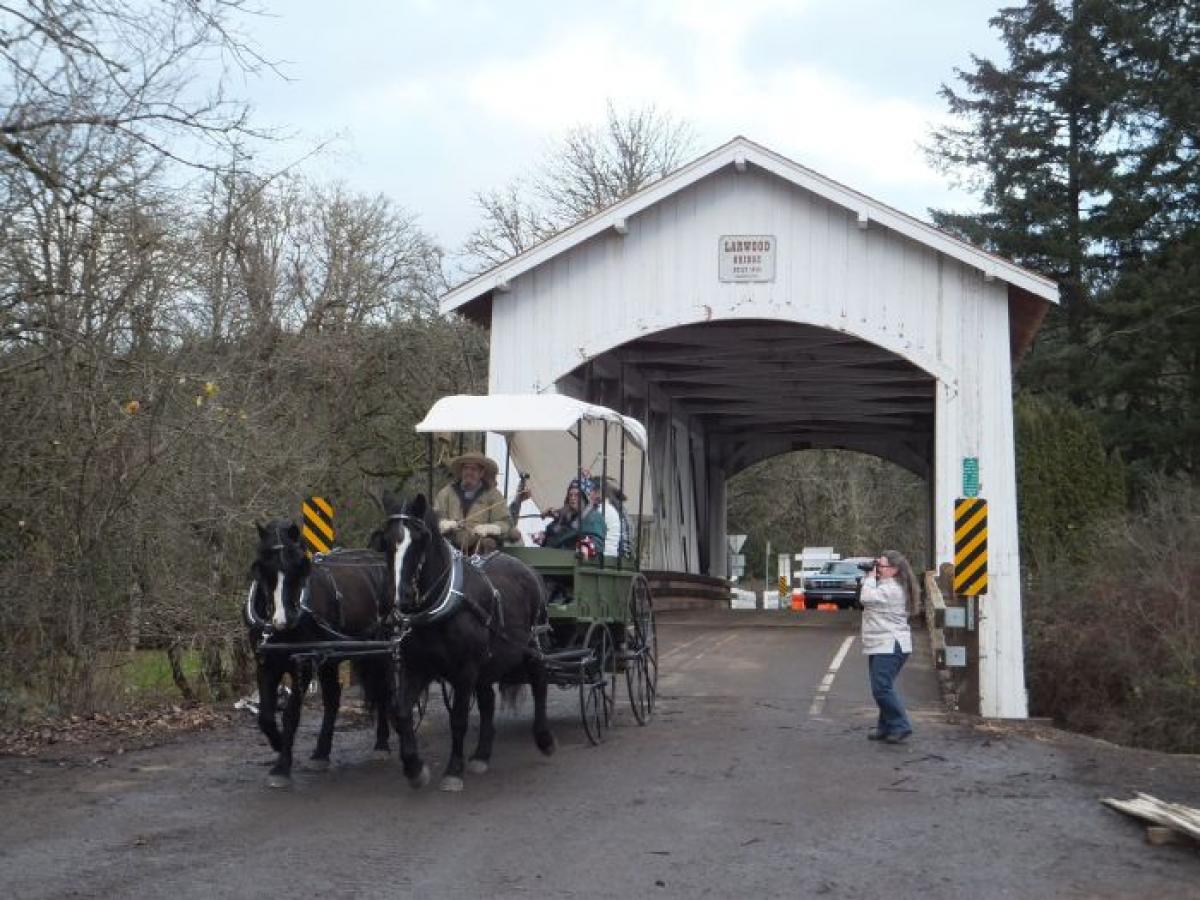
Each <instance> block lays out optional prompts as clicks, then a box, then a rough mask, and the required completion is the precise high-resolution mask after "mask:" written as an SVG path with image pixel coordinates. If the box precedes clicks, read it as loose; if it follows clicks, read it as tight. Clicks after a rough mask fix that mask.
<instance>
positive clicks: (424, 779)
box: [408, 766, 429, 790]
mask: <svg viewBox="0 0 1200 900" xmlns="http://www.w3.org/2000/svg"><path fill="white" fill-rule="evenodd" d="M408 783H409V785H410V786H411V787H412V788H413V789H414V790H418V789H420V788H423V787H425V785H427V784H429V766H421V771H420V772H418V773H417V774H416V775H414V776H413V777H412V778H410V779H408Z"/></svg>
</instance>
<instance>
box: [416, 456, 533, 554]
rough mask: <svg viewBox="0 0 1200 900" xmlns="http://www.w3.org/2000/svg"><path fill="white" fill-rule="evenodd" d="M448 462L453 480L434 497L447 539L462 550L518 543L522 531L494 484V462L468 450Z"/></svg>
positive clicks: (477, 550) (482, 550) (481, 550)
mask: <svg viewBox="0 0 1200 900" xmlns="http://www.w3.org/2000/svg"><path fill="white" fill-rule="evenodd" d="M449 465H450V471H451V473H452V474H453V476H454V481H452V482H451V483H450V484H448V485H446V486H445V487H444V488H442V489H441V490H440V491H438V494H437V497H436V498H434V501H433V508H434V511H435V512H436V513H437V515H438V521H439V526H440V528H441V532H442V534H444V535H445V536H446V539H447V540H449V541H450V543H451V544H453V545H454V546H455V547H457V548H458V549H459V550H461V551H462V552H464V553H490V552H492V551H493V550H497V549H499V547H500V545H501V544H504V543H520V541H521V534H520V532H519V531H517V529H516V528H514V527H513V523H512V520H511V519H510V518H509V514H508V506H507V504H506V503H505V502H504V497H503V495H501V493H500V491H499V490H497V488H496V476H497V474H498V472H499V467H498V466H497V465H496V463H495V462H493V461H492V460H490V459H488V458H487V457H486V456H484V455H483V454H482V453H476V452H468V453H464V454H462V455H461V456H456V457H455V458H454V459H452V460H450V463H449Z"/></svg>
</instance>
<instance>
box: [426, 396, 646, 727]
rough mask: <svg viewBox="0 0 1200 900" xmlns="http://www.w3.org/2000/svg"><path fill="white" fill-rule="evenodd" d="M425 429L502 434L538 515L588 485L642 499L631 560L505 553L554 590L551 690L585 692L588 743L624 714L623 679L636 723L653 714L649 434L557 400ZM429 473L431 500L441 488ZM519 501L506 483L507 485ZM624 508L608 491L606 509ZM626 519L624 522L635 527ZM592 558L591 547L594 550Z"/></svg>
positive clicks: (454, 416)
mask: <svg viewBox="0 0 1200 900" xmlns="http://www.w3.org/2000/svg"><path fill="white" fill-rule="evenodd" d="M417 431H418V432H422V433H425V434H427V435H429V436H430V440H429V456H430V460H431V462H432V459H433V452H434V450H433V435H434V434H435V433H440V434H447V435H455V434H457V435H482V434H485V433H491V434H496V435H499V436H500V437H501V438H502V439H503V441H504V445H505V456H506V459H505V465H504V467H503V470H502V471H503V472H504V477H505V479H506V480H507V478H508V475H509V472H511V470H512V469H513V468H514V466H515V468H516V469H517V471H519V472H522V473H532V475H531V476H528V477H527V479H523V481H522V485H523V487H524V488H525V489H526V490H527V491H528V494H529V496H530V499H531V500H532V501H533V502H534V503H535V504H536V505H537V506H538V508H539V509H541V510H545V509H547V508H549V507H551V506H552V505H553V504H554V503H556V502H557V501H558V498H559V497H560V496H561V494H560V493H557V492H559V491H565V489H566V487H567V485H568V484H570V483H577V482H578V481H580V480H583V479H584V478H585V477H591V478H593V479H598V480H599V481H600V482H601V483H603V482H609V483H611V484H613V485H615V486H616V488H617V492H616V496H621V497H625V498H628V499H629V500H632V498H633V497H634V496H635V495H636V496H637V509H636V517H635V518H634V519H633V522H634V523H636V535H623V538H624V539H623V540H622V542H621V549H622V550H623V549H624V548H625V547H628V548H629V549H630V551H631V552H630V553H628V554H625V553H622V552H621V550H618V553H617V554H616V555H613V556H609V555H606V554H605V553H604V552H603V548H600V549H599V552H597V553H595V554H594V556H593V555H592V554H591V553H585V552H581V550H580V549H578V548H575V547H570V548H565V549H564V548H549V547H539V546H525V545H510V546H506V547H504V548H503V552H505V553H507V554H509V555H511V556H513V557H515V558H517V559H519V560H521V561H522V562H524V563H526V564H527V565H529V566H530V567H531V568H533V569H534V570H535V571H537V572H538V574H539V575H541V576H542V580H543V581H544V583H545V584H546V586H547V589H548V595H549V596H548V599H549V602H548V603H547V607H546V609H547V617H546V620H545V621H543V622H540V623H539V625H538V627H537V629H536V636H537V638H538V643H539V647H540V649H541V651H542V655H543V657H544V659H545V662H546V667H547V673H548V675H549V677H550V680H551V683H553V684H556V685H558V686H559V687H562V688H574V689H577V690H578V691H579V703H580V717H581V718H582V720H583V726H584V730H585V731H586V733H587V736H588V739H589V740H590V741H591V742H592V743H593V744H596V743H599V742H600V741H602V740H603V738H604V733H605V731H606V730H607V729H608V727H609V725H610V724H611V723H612V720H613V716H614V713H615V701H616V698H615V694H616V682H617V679H618V678H619V677H620V676H621V675H624V679H625V684H626V688H627V691H628V695H629V702H630V706H631V707H632V711H633V715H634V717H635V719H636V720H637V722H638V724H645V723H646V722H647V721H648V720H649V718H650V716H651V714H652V713H653V711H654V700H655V692H656V690H657V687H658V639H657V633H656V630H655V622H654V606H653V601H652V598H651V595H650V588H649V584H648V583H647V581H646V577H645V576H644V575H643V574H642V573H641V571H640V567H639V565H638V561H639V559H640V555H641V554H640V551H641V546H640V545H641V540H640V538H641V532H642V524H643V523H644V521H645V519H644V516H643V513H644V501H645V498H646V483H647V478H646V432H645V429H644V428H643V427H642V424H641V423H640V422H638V421H637V420H635V419H632V418H629V417H628V416H623V415H620V414H619V413H616V412H614V411H612V410H610V409H607V408H605V407H602V406H596V405H594V404H589V403H584V402H582V401H579V400H575V399H573V398H571V397H564V396H561V395H557V394H534V395H525V394H521V395H504V394H499V395H488V396H463V395H459V396H454V397H446V398H444V399H442V400H439V401H438V402H437V403H435V404H434V406H433V408H432V409H431V410H430V411H429V415H428V416H426V417H425V419H424V420H423V421H422V422H421V423H420V424H418V425H417ZM432 471H433V470H432V465H431V467H430V476H429V479H430V482H429V486H430V491H431V492H432V487H433V480H432V479H433V474H432ZM504 488H505V490H504V494H505V496H508V495H509V493H510V492H509V490H508V485H507V484H506V485H505V486H504ZM610 502H614V500H613V498H612V496H609V495H607V494H602V499H601V503H610ZM625 513H626V510H622V515H621V516H620V519H621V521H622V522H627V521H629V517H628V516H627V515H626V514H625ZM589 549H590V548H589Z"/></svg>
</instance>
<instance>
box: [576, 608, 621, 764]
mask: <svg viewBox="0 0 1200 900" xmlns="http://www.w3.org/2000/svg"><path fill="white" fill-rule="evenodd" d="M583 646H584V648H586V649H587V650H590V651H591V652H590V653H589V654H588V655H587V656H586V657H584V659H583V662H581V663H580V669H581V671H580V679H579V715H580V717H581V718H582V719H583V730H584V731H585V732H586V733H587V737H588V740H589V741H591V742H592V743H593V744H599V743H600V742H601V741H603V740H604V733H605V731H607V730H608V727H609V726H610V725H611V724H612V718H613V712H614V710H613V705H614V694H615V687H616V681H617V654H616V648H615V647H614V646H613V639H612V634H611V633H610V632H609V630H608V625H606V624H605V623H603V622H593V623H592V624H591V625H589V626H588V630H587V633H586V634H585V635H584V638H583Z"/></svg>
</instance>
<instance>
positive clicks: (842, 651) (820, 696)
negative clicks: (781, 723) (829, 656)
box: [808, 635, 854, 716]
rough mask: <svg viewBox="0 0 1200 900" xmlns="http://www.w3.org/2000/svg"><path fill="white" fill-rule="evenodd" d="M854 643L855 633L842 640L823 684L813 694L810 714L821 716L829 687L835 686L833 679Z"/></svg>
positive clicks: (822, 681)
mask: <svg viewBox="0 0 1200 900" xmlns="http://www.w3.org/2000/svg"><path fill="white" fill-rule="evenodd" d="M853 643H854V635H850V637H848V638H846V639H845V640H844V641H842V646H841V647H840V648H839V649H838V652H837V653H836V654H835V655H834V657H833V662H831V663H830V664H829V671H828V672H826V673H825V677H824V678H822V679H821V685H820V687H818V688H817V693H816V694H815V695H814V696H813V702H812V706H810V707H809V708H808V714H809V715H810V716H819V715H820V714H821V711H822V710H824V709H825V698H826V697H828V696H829V689H830V688H831V687H833V679H834V677H836V676H837V673H838V669H840V668H841V667H842V660H844V659H845V658H846V654H847V653H849V652H850V645H851V644H853Z"/></svg>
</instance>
